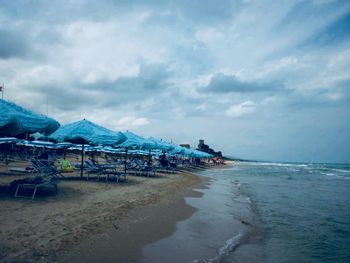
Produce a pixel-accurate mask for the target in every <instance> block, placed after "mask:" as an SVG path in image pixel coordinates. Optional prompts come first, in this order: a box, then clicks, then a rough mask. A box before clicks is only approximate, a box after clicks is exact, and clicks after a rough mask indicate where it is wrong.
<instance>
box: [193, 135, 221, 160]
mask: <svg viewBox="0 0 350 263" xmlns="http://www.w3.org/2000/svg"><path fill="white" fill-rule="evenodd" d="M197 150H199V151H202V152H206V153H209V154H212V155H214V156H218V157H222V153H221V151H218V152H216V151H214V150H213V149H211V148H210V147H209V145H206V144H205V143H204V140H203V139H201V140H199V144H198V148H197Z"/></svg>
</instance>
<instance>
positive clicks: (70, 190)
mask: <svg viewBox="0 0 350 263" xmlns="http://www.w3.org/2000/svg"><path fill="white" fill-rule="evenodd" d="M17 178H20V177H18V176H2V175H0V188H2V191H0V224H1V225H0V262H38V261H39V262H52V261H59V260H62V258H64V257H63V256H65V257H66V258H67V260H68V261H69V259H72V262H73V261H75V260H74V259H76V258H77V257H76V255H77V253H78V252H77V251H83V250H84V249H85V250H86V248H89V246H86V244H85V245H84V242H83V241H85V242H86V240H93V239H94V238H95V237H99V235H101V234H105V233H108V232H110V231H111V229H114V230H115V231H116V230H118V231H119V232H118V233H119V234H118V235H117V237H116V236H115V235H114V237H113V238H114V240H116V238H117V239H118V238H119V242H121V241H120V240H121V239H123V238H125V235H126V234H128V235H129V236H130V231H131V232H132V231H134V233H135V234H134V237H135V238H133V242H134V245H132V244H131V245H130V244H127V245H125V244H126V243H127V242H126V241H125V240H124V245H123V246H121V248H124V250H123V251H125V249H126V248H127V247H129V248H130V249H132V248H134V249H135V250H139V248H140V246H142V244H144V243H147V242H151V241H152V240H156V239H157V238H159V237H160V236H162V235H164V234H169V233H171V231H173V230H174V229H173V230H171V229H164V228H163V229H162V230H161V231H159V233H158V234H157V233H155V234H154V235H153V236H152V234H147V231H146V232H144V233H145V234H144V235H143V236H144V237H142V234H141V235H139V234H138V233H139V232H140V231H139V230H140V228H142V227H146V228H147V222H148V224H151V222H152V221H154V220H152V217H149V216H147V213H148V215H150V213H151V214H153V215H154V213H155V215H157V213H158V214H159V215H160V216H157V218H161V215H162V214H163V215H164V213H162V211H168V212H165V213H166V214H169V213H170V211H172V210H173V208H174V206H175V208H176V209H175V210H174V211H182V212H180V213H175V214H176V215H177V216H175V215H174V216H171V215H170V214H169V217H168V218H167V217H164V219H163V221H167V220H170V218H172V220H175V221H176V220H180V219H182V218H185V217H186V216H189V214H190V213H193V212H194V211H193V208H189V207H188V206H186V205H185V203H184V200H183V196H184V195H185V193H189V191H190V189H191V188H193V187H197V186H198V185H200V184H201V183H202V182H203V179H201V178H200V177H198V176H196V175H193V174H192V173H190V172H188V171H187V172H180V173H177V174H165V175H160V176H158V177H155V178H145V177H138V176H128V182H126V183H119V184H116V183H106V182H97V181H92V180H90V181H81V180H63V181H61V183H60V184H59V187H58V188H59V192H58V194H57V195H54V194H52V195H43V196H40V197H38V198H36V199H35V200H34V201H32V200H29V199H19V198H16V199H15V198H13V197H11V196H10V195H8V193H6V191H4V186H5V185H7V184H8V182H10V181H12V180H13V179H17ZM0 190H1V189H0ZM165 200H168V201H165ZM176 200H177V203H176V204H175V203H174V202H175V201H176ZM176 205H177V206H176ZM146 206H147V209H145V207H146ZM150 206H153V210H152V208H151V207H150ZM170 207H171V209H170ZM135 208H139V209H136V210H135ZM149 208H150V209H149ZM159 208H161V209H159ZM167 208H168V210H166V209H167ZM142 209H143V210H142ZM150 211H153V212H150ZM130 218H133V220H130ZM142 220H144V221H142ZM147 220H148V221H147ZM161 221H162V220H160V221H158V222H161ZM137 222H139V223H137ZM140 222H141V223H142V224H141V223H140ZM143 223H144V224H143ZM167 225H168V226H169V224H167ZM141 232H142V231H141ZM80 247H81V248H80ZM74 248H77V249H78V250H76V251H75V252H74ZM72 249H73V253H71V252H68V251H71V250H72ZM121 251H122V250H121ZM79 253H80V252H79ZM130 254H135V253H134V251H129V253H128V252H127V251H126V252H125V253H124V255H123V257H124V259H126V258H128V257H129V256H130ZM136 258H137V255H136V254H135V256H133V257H132V259H131V261H134V260H136ZM78 260H84V258H82V257H81V255H80V256H79V257H78Z"/></svg>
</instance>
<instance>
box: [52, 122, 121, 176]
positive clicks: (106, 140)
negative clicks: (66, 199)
mask: <svg viewBox="0 0 350 263" xmlns="http://www.w3.org/2000/svg"><path fill="white" fill-rule="evenodd" d="M49 138H50V139H52V140H54V141H56V142H71V143H75V144H82V149H81V169H80V177H83V166H84V145H85V144H89V145H95V146H97V145H117V144H120V143H122V142H124V141H125V140H126V137H125V135H123V134H122V133H121V132H119V133H116V132H113V131H111V130H109V129H107V128H105V127H102V126H100V125H98V124H95V123H93V122H91V121H88V120H85V119H83V120H81V121H77V122H73V123H69V124H66V125H62V126H61V127H60V128H59V129H58V130H56V131H55V132H54V133H52V134H51V135H50V136H49Z"/></svg>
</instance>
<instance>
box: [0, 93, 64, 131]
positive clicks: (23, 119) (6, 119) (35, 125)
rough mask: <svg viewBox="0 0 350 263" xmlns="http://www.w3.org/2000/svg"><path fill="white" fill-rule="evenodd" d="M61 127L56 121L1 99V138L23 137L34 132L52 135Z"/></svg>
mask: <svg viewBox="0 0 350 263" xmlns="http://www.w3.org/2000/svg"><path fill="white" fill-rule="evenodd" d="M59 126H60V124H59V123H58V122H57V121H56V120H54V119H51V118H49V117H47V116H44V115H41V114H36V113H34V112H32V111H30V110H27V109H24V108H22V107H20V106H18V105H16V104H14V103H12V102H8V101H5V100H2V99H0V137H6V136H11V137H12V136H23V135H25V134H29V133H34V132H40V133H43V134H50V133H52V132H54V131H55V130H57V128H58V127H59Z"/></svg>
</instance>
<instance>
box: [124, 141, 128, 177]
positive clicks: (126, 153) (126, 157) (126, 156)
mask: <svg viewBox="0 0 350 263" xmlns="http://www.w3.org/2000/svg"><path fill="white" fill-rule="evenodd" d="M127 161H128V147H126V148H125V164H124V174H126V165H127Z"/></svg>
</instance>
